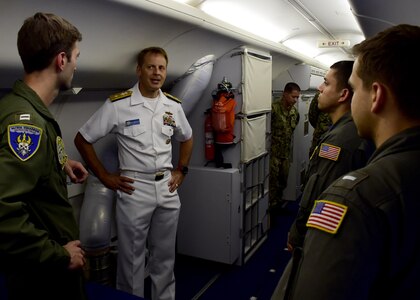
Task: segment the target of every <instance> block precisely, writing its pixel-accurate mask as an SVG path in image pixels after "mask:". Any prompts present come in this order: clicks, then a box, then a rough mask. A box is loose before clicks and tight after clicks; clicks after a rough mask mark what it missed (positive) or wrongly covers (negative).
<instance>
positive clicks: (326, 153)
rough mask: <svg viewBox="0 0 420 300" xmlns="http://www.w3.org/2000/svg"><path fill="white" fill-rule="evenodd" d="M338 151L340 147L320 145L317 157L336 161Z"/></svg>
mask: <svg viewBox="0 0 420 300" xmlns="http://www.w3.org/2000/svg"><path fill="white" fill-rule="evenodd" d="M340 151H341V148H340V147H337V146H334V145H330V144H326V143H322V144H321V148H320V149H319V156H320V157H323V158H326V159H331V160H334V161H336V160H337V159H338V156H339V155H340Z"/></svg>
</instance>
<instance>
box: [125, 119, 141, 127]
mask: <svg viewBox="0 0 420 300" xmlns="http://www.w3.org/2000/svg"><path fill="white" fill-rule="evenodd" d="M139 124H140V119H134V120H128V121H125V126H133V125H139Z"/></svg>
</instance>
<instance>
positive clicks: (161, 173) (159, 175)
mask: <svg viewBox="0 0 420 300" xmlns="http://www.w3.org/2000/svg"><path fill="white" fill-rule="evenodd" d="M164 176H165V173H163V172H158V173H156V175H155V181H159V180H162V179H163V177H164Z"/></svg>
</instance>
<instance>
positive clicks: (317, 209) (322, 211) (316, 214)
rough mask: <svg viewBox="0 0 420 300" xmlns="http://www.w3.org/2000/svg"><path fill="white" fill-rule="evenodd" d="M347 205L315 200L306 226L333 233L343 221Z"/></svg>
mask: <svg viewBox="0 0 420 300" xmlns="http://www.w3.org/2000/svg"><path fill="white" fill-rule="evenodd" d="M346 212H347V206H345V205H342V204H338V203H335V202H332V201H328V200H316V201H315V204H314V207H313V209H312V212H311V215H310V216H309V218H308V222H307V223H306V226H307V227H313V228H317V229H319V230H322V231H325V232H328V233H332V234H335V233H337V231H338V228H340V225H341V223H342V222H343V219H344V216H345V215H346Z"/></svg>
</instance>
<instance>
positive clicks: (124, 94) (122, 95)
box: [109, 91, 133, 102]
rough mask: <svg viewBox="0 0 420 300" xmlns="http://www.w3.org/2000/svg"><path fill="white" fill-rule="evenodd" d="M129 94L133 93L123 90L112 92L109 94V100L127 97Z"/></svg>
mask: <svg viewBox="0 0 420 300" xmlns="http://www.w3.org/2000/svg"><path fill="white" fill-rule="evenodd" d="M131 94H133V91H124V92H119V93H116V94H113V95H111V96H109V100H111V102H114V101H117V100H121V99H124V98H127V97H130V96H131Z"/></svg>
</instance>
